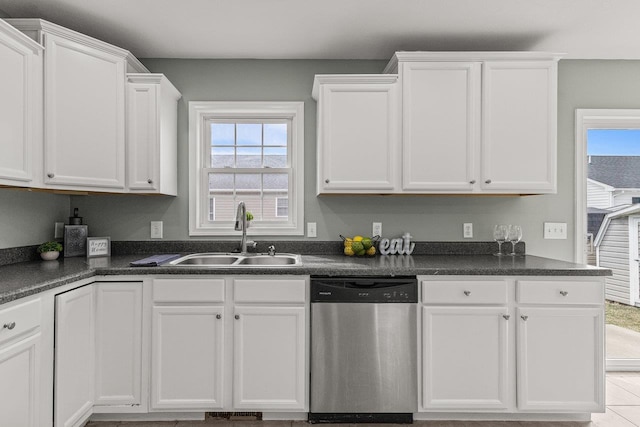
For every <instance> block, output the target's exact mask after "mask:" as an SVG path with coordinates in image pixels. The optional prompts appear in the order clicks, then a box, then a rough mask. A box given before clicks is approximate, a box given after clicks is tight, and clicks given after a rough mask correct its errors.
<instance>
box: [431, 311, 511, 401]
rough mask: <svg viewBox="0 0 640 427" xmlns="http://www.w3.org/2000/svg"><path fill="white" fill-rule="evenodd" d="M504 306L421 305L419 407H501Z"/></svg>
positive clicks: (505, 397)
mask: <svg viewBox="0 0 640 427" xmlns="http://www.w3.org/2000/svg"><path fill="white" fill-rule="evenodd" d="M508 313H509V312H508V309H507V307H459V306H454V307H428V306H427V307H423V308H422V330H423V338H422V339H423V341H422V355H423V365H422V369H423V371H422V384H423V388H422V403H423V406H424V408H425V409H442V410H447V409H506V408H507V407H508V405H509V392H510V389H509V381H508V377H509V367H510V363H509V348H508V344H507V343H508V330H509V322H508V320H509V314H508Z"/></svg>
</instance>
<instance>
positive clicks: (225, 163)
mask: <svg viewBox="0 0 640 427" xmlns="http://www.w3.org/2000/svg"><path fill="white" fill-rule="evenodd" d="M211 167H212V168H224V167H233V147H211Z"/></svg>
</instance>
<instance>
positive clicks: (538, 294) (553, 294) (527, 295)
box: [516, 280, 604, 304]
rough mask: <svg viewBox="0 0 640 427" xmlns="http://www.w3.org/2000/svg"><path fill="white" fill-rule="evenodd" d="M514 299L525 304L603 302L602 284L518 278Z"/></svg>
mask: <svg viewBox="0 0 640 427" xmlns="http://www.w3.org/2000/svg"><path fill="white" fill-rule="evenodd" d="M516 300H517V301H518V302H519V303H525V304H604V285H603V284H602V282H591V281H586V280H585V281H573V280H572V281H569V282H563V281H554V280H518V281H517V282H516Z"/></svg>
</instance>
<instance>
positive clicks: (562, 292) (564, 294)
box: [560, 291, 569, 297]
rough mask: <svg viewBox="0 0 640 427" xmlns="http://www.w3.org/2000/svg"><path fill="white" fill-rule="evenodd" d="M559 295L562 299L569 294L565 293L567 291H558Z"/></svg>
mask: <svg viewBox="0 0 640 427" xmlns="http://www.w3.org/2000/svg"><path fill="white" fill-rule="evenodd" d="M560 295H562V296H563V297H566V296H567V295H569V292H567V291H560Z"/></svg>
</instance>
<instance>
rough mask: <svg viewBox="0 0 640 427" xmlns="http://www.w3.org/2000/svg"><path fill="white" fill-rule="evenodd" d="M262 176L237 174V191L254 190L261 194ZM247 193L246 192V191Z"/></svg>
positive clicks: (257, 174)
mask: <svg viewBox="0 0 640 427" xmlns="http://www.w3.org/2000/svg"><path fill="white" fill-rule="evenodd" d="M261 188H262V187H261V185H260V174H259V173H239V174H236V189H237V190H253V191H257V192H260V191H261ZM245 193H246V191H245Z"/></svg>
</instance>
